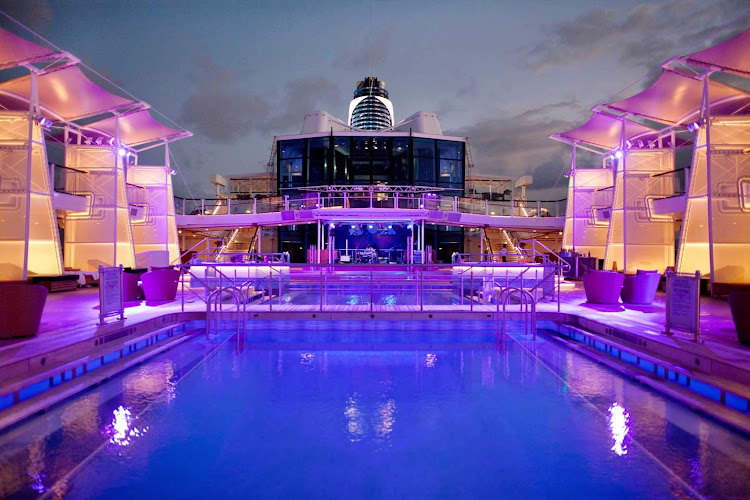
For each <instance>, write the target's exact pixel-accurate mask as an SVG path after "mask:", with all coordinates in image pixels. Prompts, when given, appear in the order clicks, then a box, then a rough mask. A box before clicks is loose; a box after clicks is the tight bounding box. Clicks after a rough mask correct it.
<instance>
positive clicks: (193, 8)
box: [0, 0, 750, 198]
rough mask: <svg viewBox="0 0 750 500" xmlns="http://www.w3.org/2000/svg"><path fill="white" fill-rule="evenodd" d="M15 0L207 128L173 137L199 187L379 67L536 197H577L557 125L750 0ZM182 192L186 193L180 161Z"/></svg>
mask: <svg viewBox="0 0 750 500" xmlns="http://www.w3.org/2000/svg"><path fill="white" fill-rule="evenodd" d="M0 9H2V10H4V11H5V12H7V13H8V14H10V15H12V16H14V17H16V18H17V19H18V20H20V21H22V22H24V23H25V24H27V25H29V26H30V27H31V28H33V29H34V30H35V31H37V32H39V33H40V34H41V35H43V36H44V37H45V38H47V39H48V40H50V41H51V42H52V43H54V44H56V45H58V46H60V47H61V48H62V49H64V50H67V51H69V52H71V53H73V54H74V55H76V56H77V57H79V58H80V59H81V60H83V61H84V62H85V63H87V64H88V65H90V66H92V67H93V68H94V69H96V70H97V71H99V72H100V73H102V74H103V75H105V76H107V77H109V78H111V79H112V80H114V81H116V82H117V83H118V84H119V85H121V86H123V87H124V88H125V89H127V90H128V91H129V92H131V93H132V94H134V95H136V96H137V97H139V98H140V99H142V100H144V101H146V102H148V103H150V104H151V105H152V106H153V107H154V108H155V109H158V110H159V111H160V112H162V113H164V114H165V115H167V116H169V117H170V118H171V119H173V120H174V121H175V122H176V123H178V124H180V125H181V126H182V127H184V128H186V129H188V130H191V131H192V132H193V133H194V134H195V137H193V138H190V139H187V140H184V141H181V142H179V143H176V144H174V145H173V147H172V150H173V153H174V155H175V157H176V159H177V162H178V165H179V168H180V169H181V171H182V172H183V174H184V176H185V178H186V179H187V181H188V183H189V185H190V188H191V191H192V192H193V194H194V195H195V196H199V195H206V194H211V193H212V191H213V189H212V186H211V185H210V184H209V182H208V176H209V174H211V173H214V172H217V173H221V174H225V175H229V174H243V173H254V172H261V171H264V170H265V164H266V163H267V162H268V158H269V154H270V149H271V145H272V138H273V136H274V135H283V134H296V133H299V132H300V129H301V127H302V119H303V117H304V116H305V114H306V113H308V112H310V111H315V110H325V111H328V112H329V113H330V114H332V115H334V116H336V117H338V118H341V119H346V113H347V110H348V103H349V100H350V99H351V98H352V92H353V91H354V87H355V85H356V82H357V80H360V79H362V78H363V77H365V76H367V75H368V74H371V73H372V74H374V75H375V76H377V77H378V78H380V79H382V80H385V81H386V83H387V89H388V91H389V92H390V98H391V100H392V101H393V104H394V108H395V113H396V120H397V121H399V120H402V119H404V118H406V117H407V116H409V115H411V114H412V113H414V112H416V111H434V112H436V113H437V114H438V115H439V117H440V122H441V125H442V127H443V131H444V133H446V134H450V135H457V136H467V137H469V140H470V143H471V146H472V151H473V157H474V162H475V164H476V167H477V171H478V172H480V173H487V174H494V175H503V176H508V177H512V178H516V177H518V176H520V175H524V174H532V175H533V176H534V186H535V188H537V189H536V190H535V191H532V192H531V193H530V197H532V198H539V197H541V198H552V197H555V198H557V197H562V196H564V190H563V187H564V186H565V178H561V177H560V174H561V172H562V171H563V169H565V170H567V168H568V166H569V148H568V147H566V146H564V145H561V144H558V143H555V142H553V141H552V140H550V139H548V138H547V136H548V135H549V134H551V133H553V132H557V131H561V130H565V129H566V128H568V127H569V126H571V125H572V124H573V123H574V122H580V121H582V120H583V119H585V118H586V117H587V116H588V115H587V114H586V112H587V110H589V109H590V108H591V107H592V106H594V105H596V104H598V103H602V102H609V101H611V100H612V99H613V97H615V95H619V96H620V97H625V96H627V95H632V94H634V93H636V92H637V91H639V90H640V89H642V88H643V87H644V86H645V85H647V84H649V83H650V82H651V81H652V80H653V78H654V77H655V75H656V71H657V69H658V66H659V64H661V63H662V62H663V61H664V60H666V59H668V58H669V57H671V56H674V55H679V54H683V53H687V52H693V51H695V50H698V49H700V48H704V47H706V46H708V45H711V44H713V43H716V42H719V41H723V40H724V39H726V38H728V37H729V36H731V35H734V34H736V33H738V32H740V31H744V30H747V29H750V15H748V10H749V9H750V5H748V3H747V0H718V1H714V2H708V1H696V0H665V1H656V2H647V3H644V2H638V1H629V0H617V1H610V0H600V1H597V2H586V1H575V0H571V1H566V2H560V1H526V2H520V1H519V2H510V1H476V2H455V1H454V2H441V1H425V2H421V1H409V2H406V1H391V0H373V1H372V2H370V1H369V0H368V1H353V2H329V1H324V0H318V1H314V2H313V1H294V2H292V1H279V2H239V1H238V2H229V1H213V2H208V1H174V2H165V1H151V2H148V1H127V2H124V1H123V2H114V1H110V2H104V1H52V0H26V1H22V2H19V1H18V0H10V1H7V0H3V1H0ZM371 13H372V15H371ZM730 23H731V25H730V26H728V27H727V28H725V29H722V30H717V28H719V27H721V26H724V25H727V24H730ZM0 26H3V27H5V28H8V27H9V24H8V23H7V22H3V23H2V24H0ZM13 31H14V32H15V33H19V32H18V30H17V29H15V28H14V29H13ZM27 37H28V36H27ZM628 86H630V87H629V88H628V89H627V90H625V91H624V92H621V93H620V94H618V92H620V91H622V90H623V89H626V87H628ZM592 166H593V164H592ZM555 184H557V189H556V190H555V191H554V192H552V191H551V188H552V187H553V186H555ZM175 191H176V193H177V194H180V195H186V194H187V190H186V189H185V186H184V183H183V182H182V180H181V179H180V178H175Z"/></svg>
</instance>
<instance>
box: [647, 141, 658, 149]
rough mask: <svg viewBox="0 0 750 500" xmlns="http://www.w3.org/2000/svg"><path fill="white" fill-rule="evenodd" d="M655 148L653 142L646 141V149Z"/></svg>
mask: <svg viewBox="0 0 750 500" xmlns="http://www.w3.org/2000/svg"><path fill="white" fill-rule="evenodd" d="M655 147H656V143H655V142H654V141H648V149H654V148H655Z"/></svg>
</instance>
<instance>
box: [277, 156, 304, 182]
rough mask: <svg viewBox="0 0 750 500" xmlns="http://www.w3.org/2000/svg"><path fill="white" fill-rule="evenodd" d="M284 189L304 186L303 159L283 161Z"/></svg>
mask: <svg viewBox="0 0 750 500" xmlns="http://www.w3.org/2000/svg"><path fill="white" fill-rule="evenodd" d="M281 184H282V187H297V186H303V185H304V182H303V176H302V158H289V159H286V160H281Z"/></svg>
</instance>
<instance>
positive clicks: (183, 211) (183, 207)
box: [182, 198, 187, 215]
mask: <svg viewBox="0 0 750 500" xmlns="http://www.w3.org/2000/svg"><path fill="white" fill-rule="evenodd" d="M186 201H187V200H186V199H185V198H183V199H182V215H187V214H186V213H185V202H186Z"/></svg>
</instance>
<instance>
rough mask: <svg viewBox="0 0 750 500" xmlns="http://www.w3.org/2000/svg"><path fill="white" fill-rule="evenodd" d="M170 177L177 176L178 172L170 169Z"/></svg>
mask: <svg viewBox="0 0 750 500" xmlns="http://www.w3.org/2000/svg"><path fill="white" fill-rule="evenodd" d="M169 175H177V170H175V169H173V168H170V169H169Z"/></svg>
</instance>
